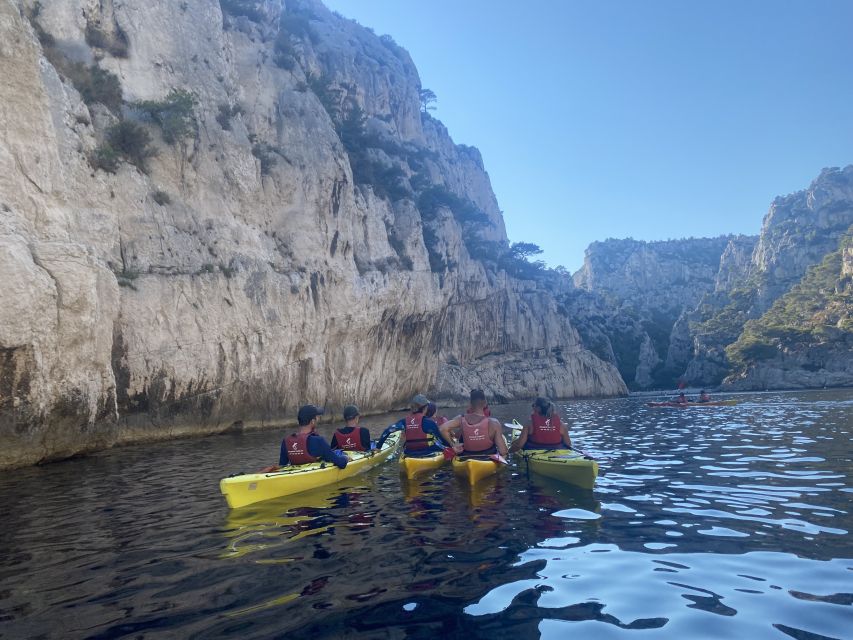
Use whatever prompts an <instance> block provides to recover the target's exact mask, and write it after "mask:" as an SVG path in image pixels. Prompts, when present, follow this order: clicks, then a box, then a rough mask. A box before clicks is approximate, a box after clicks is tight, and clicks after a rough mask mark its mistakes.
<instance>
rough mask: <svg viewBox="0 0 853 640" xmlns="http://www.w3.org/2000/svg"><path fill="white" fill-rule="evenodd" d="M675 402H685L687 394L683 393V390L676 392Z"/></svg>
mask: <svg viewBox="0 0 853 640" xmlns="http://www.w3.org/2000/svg"><path fill="white" fill-rule="evenodd" d="M674 402H675V403H676V404H687V402H688V401H687V396H686V395H684V392H683V391H682V392H681V393H679V394H678V397H677V398H676V399H675V400H674Z"/></svg>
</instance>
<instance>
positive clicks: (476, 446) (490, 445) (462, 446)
mask: <svg viewBox="0 0 853 640" xmlns="http://www.w3.org/2000/svg"><path fill="white" fill-rule="evenodd" d="M486 406H487V405H486V394H485V393H483V390H482V389H474V390H473V391H471V406H470V409H469V410H468V411H467V412H466V413H465V415H464V416H456V417H455V418H453V420H448V421H447V422H445V423H444V424H443V425H441V434H442V435H443V436H444V439H445V440H447V441H448V442H450V443H451V444H452V445H453V450H454V451H456V453H457V454H459V455H460V456H489V455H493V454H495V453H499V454H501V455H502V456H505V455H507V447H506V440H505V439H504V434H503V427H502V426H501V423H500V422H498V421H497V420H495V419H494V418H490V417H489V416H487V415H486V414H485V409H486ZM454 435H455V436H457V437H458V442H457V441H455V440H454Z"/></svg>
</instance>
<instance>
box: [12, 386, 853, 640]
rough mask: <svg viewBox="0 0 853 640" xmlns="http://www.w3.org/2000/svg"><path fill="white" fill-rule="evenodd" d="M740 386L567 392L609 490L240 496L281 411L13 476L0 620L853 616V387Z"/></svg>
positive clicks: (353, 622) (703, 621)
mask: <svg viewBox="0 0 853 640" xmlns="http://www.w3.org/2000/svg"><path fill="white" fill-rule="evenodd" d="M739 399H741V400H742V403H741V404H738V405H736V406H732V407H706V408H698V409H653V408H648V407H646V406H645V404H644V402H643V401H642V400H640V399H634V398H629V399H619V400H600V401H578V402H567V403H560V404H559V407H560V410H561V413H562V414H563V415H564V416H565V417H566V418H567V419H568V422H569V423H570V424H572V425H573V426H572V431H573V434H574V438H575V441H576V443H577V444H579V445H580V446H582V447H584V448H585V449H587V450H589V451H590V452H591V453H593V454H594V455H596V456H597V457H600V459H601V472H602V473H601V476H600V477H599V479H598V482H597V484H596V488H595V490H594V491H592V492H590V491H582V490H578V489H573V488H571V487H567V486H561V485H560V484H558V483H556V482H553V481H549V480H547V479H542V478H537V477H536V476H535V475H533V476H530V477H528V475H527V474H526V473H525V470H524V468H523V467H516V468H510V469H506V470H505V472H504V473H502V474H499V475H498V476H497V477H495V478H492V479H490V480H487V481H484V482H483V483H482V484H481V485H479V486H478V487H475V489H473V490H471V489H469V487H468V486H467V485H466V484H464V483H462V482H458V481H457V480H456V479H455V478H454V477H453V475H452V474H451V473H450V470H449V468H447V467H445V468H443V469H441V470H439V471H438V472H436V473H434V474H432V475H429V476H427V477H425V478H424V479H422V480H420V481H414V482H407V481H405V480H401V479H400V477H399V475H398V473H397V465H396V464H395V463H388V464H386V465H384V466H383V467H381V468H379V469H376V470H374V471H372V472H370V473H369V474H367V475H365V476H363V477H357V478H354V479H352V480H350V481H348V482H347V483H346V484H343V485H339V486H337V487H334V488H332V489H326V490H318V491H312V492H310V493H307V494H302V495H299V496H294V497H292V498H290V499H282V500H274V501H269V502H267V503H263V504H260V505H257V506H255V507H249V508H247V509H242V510H237V511H231V512H229V510H228V509H227V507H226V506H225V504H224V501H223V499H222V497H221V496H220V495H219V492H218V486H217V485H218V480H219V478H220V477H222V476H224V475H227V474H228V473H230V472H233V471H240V470H244V471H249V470H253V469H256V468H258V467H260V466H262V465H264V464H268V463H270V462H272V461H274V459H275V457H276V455H277V445H278V440H279V438H280V436H281V434H280V433H275V432H263V433H249V434H233V435H227V436H216V437H210V438H204V439H197V440H181V441H175V442H171V443H159V444H151V445H139V446H132V447H126V448H121V449H115V450H112V451H107V452H103V453H100V454H97V455H93V456H90V457H87V458H81V459H77V460H71V461H67V462H63V463H57V464H52V465H46V466H44V467H37V468H31V469H24V470H21V471H18V472H15V473H8V474H5V475H0V504H2V505H3V506H2V511H0V523H2V527H1V528H0V552H1V553H2V555H0V638H16V639H17V638H217V637H224V638H230V637H234V638H238V637H239V638H241V639H248V638H271V637H282V636H285V635H287V636H288V637H293V638H302V637H312V638H321V637H343V638H435V637H447V638H455V637H460V638H461V637H465V638H479V637H482V638H491V639H495V638H513V639H514V640H518V639H521V638H538V637H542V638H566V637H570V636H575V637H585V638H632V639H633V638H636V639H645V638H750V639H753V638H796V639H799V640H813V639H816V638H839V639H840V638H849V637H851V636H853V631H851V630H853V544H851V540H853V538H851V534H850V531H851V528H853V517H851V514H850V507H851V498H853V484H851V469H853V465H851V460H853V448H851V433H853V391H850V390H840V391H821V392H802V393H793V392H792V393H769V394H756V395H745V396H739ZM494 409H495V415H496V417H499V418H501V419H502V420H508V419H511V418H512V417H518V418H523V417H524V416H525V415H526V414H527V413H529V405H528V404H526V403H524V404H517V405H504V406H499V407H495V408H494ZM389 421H390V418H389V417H387V416H385V417H378V418H372V419H370V420H368V423H369V424H370V425H371V426H372V427H374V429H373V430H374V431H376V432H378V430H379V428H380V427H381V426H384V425H385V424H387V423H388V422H389ZM325 430H326V431H328V430H329V429H328V428H326V429H325Z"/></svg>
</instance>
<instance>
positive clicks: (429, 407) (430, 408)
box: [424, 402, 447, 430]
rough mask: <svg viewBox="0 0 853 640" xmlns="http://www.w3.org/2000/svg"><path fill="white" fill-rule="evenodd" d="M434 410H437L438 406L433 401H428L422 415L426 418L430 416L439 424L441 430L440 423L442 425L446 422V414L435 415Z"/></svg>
mask: <svg viewBox="0 0 853 640" xmlns="http://www.w3.org/2000/svg"><path fill="white" fill-rule="evenodd" d="M436 411H438V407H437V406H436V404H435V403H434V402H430V403H429V404H428V405H427V408H426V411H425V412H424V415H425V416H426V417H427V418H432V419H433V421H434V422H435V423H436V424H437V425H438V426H439V430H441V429H440V427H441V425H443V424H444V423H445V422H447V416H437V415H435V412H436Z"/></svg>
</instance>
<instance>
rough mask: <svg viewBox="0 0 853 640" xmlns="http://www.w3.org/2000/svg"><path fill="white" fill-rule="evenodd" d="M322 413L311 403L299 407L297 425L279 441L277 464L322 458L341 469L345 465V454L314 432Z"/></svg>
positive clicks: (304, 462) (307, 461)
mask: <svg viewBox="0 0 853 640" xmlns="http://www.w3.org/2000/svg"><path fill="white" fill-rule="evenodd" d="M323 413H324V410H323V409H320V408H319V407H315V406H314V405H313V404H306V405H305V406H303V407H300V408H299V413H298V414H297V420H298V421H299V427H298V428H297V429H296V431H295V432H294V433H291V434H290V435H289V436H286V437H285V438H284V440H282V441H281V453H280V454H279V457H278V464H279V465H281V466H284V465H286V464H291V465H299V464H309V463H311V462H319V461H321V460H322V461H324V462H331V463H332V464H334V465H335V466H337V467H340V468H341V469H343V468H344V467H346V466H347V462H348V461H349V458H347V455H346V454H345V453H343V452H341V451H335V450H332V448H331V447H330V446H329V443H328V442H326V439H325V438H324V437H323V436H321V435H319V434H317V433H314V429H315V428H316V427H317V416H321V415H323Z"/></svg>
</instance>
